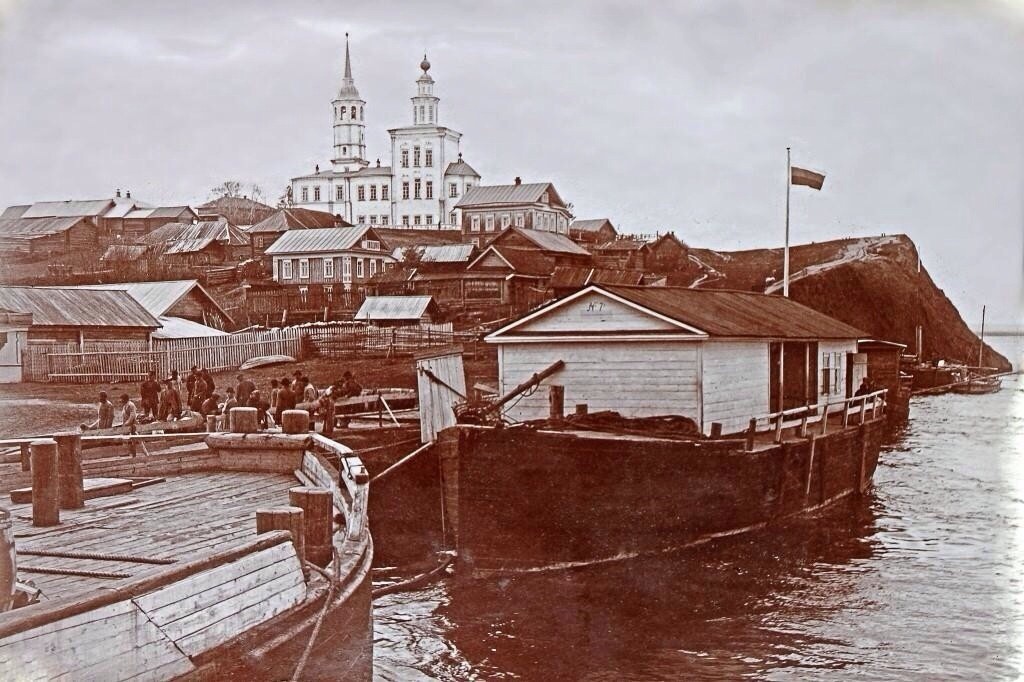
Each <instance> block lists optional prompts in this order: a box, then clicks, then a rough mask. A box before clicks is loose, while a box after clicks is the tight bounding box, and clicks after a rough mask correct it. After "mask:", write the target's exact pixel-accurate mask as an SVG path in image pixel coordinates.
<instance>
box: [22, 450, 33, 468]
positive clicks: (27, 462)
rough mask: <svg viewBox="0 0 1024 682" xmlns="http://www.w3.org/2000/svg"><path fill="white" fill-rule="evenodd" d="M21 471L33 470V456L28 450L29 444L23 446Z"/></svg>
mask: <svg viewBox="0 0 1024 682" xmlns="http://www.w3.org/2000/svg"><path fill="white" fill-rule="evenodd" d="M21 470H22V471H31V470H32V454H31V452H30V451H29V449H28V443H22V444H21Z"/></svg>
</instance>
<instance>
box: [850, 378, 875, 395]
mask: <svg viewBox="0 0 1024 682" xmlns="http://www.w3.org/2000/svg"><path fill="white" fill-rule="evenodd" d="M869 393H871V385H870V384H869V383H868V378H867V377H864V379H863V380H861V382H860V388H858V389H857V392H856V393H854V394H853V395H854V396H861V395H867V394H869Z"/></svg>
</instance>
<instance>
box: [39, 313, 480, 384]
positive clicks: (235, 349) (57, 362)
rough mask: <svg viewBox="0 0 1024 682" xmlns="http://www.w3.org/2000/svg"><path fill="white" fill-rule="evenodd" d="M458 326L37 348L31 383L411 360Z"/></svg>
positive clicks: (319, 328)
mask: <svg viewBox="0 0 1024 682" xmlns="http://www.w3.org/2000/svg"><path fill="white" fill-rule="evenodd" d="M463 336H464V335H463V334H460V333H458V332H455V331H453V329H452V325H451V323H450V322H448V323H444V324H423V325H417V326H409V327H372V326H368V325H365V324H363V323H345V322H335V323H313V324H306V325H299V326H295V327H285V328H282V329H264V330H254V331H246V332H238V333H235V334H230V335H227V336H209V337H197V338H186V339H153V342H152V348H150V347H149V345H148V344H146V343H145V342H133V341H124V342H116V341H114V342H109V341H108V342H86V344H85V346H84V348H79V347H78V344H75V343H63V344H31V345H29V347H28V348H27V349H26V350H25V351H24V353H23V356H22V373H23V376H24V379H25V381H50V382H60V383H101V382H119V381H141V380H142V379H144V378H145V377H146V375H147V373H148V372H149V371H150V370H153V371H156V373H157V376H158V377H161V378H162V377H166V376H168V375H169V374H170V372H171V370H174V369H176V370H178V372H179V373H180V374H181V375H182V376H184V375H185V374H186V373H187V372H188V371H189V369H190V368H191V367H193V366H198V367H206V368H207V369H209V370H211V371H213V372H217V371H223V370H230V369H234V368H236V367H238V366H239V365H241V364H242V363H243V362H245V361H246V360H248V359H250V358H255V357H260V356H264V355H290V356H292V357H295V358H300V357H301V356H302V355H303V354H304V353H313V354H316V355H321V356H323V357H343V356H347V355H352V354H355V353H364V354H365V353H372V354H386V355H391V354H394V353H410V352H413V351H416V350H420V349H423V348H430V347H437V346H444V345H448V344H451V343H453V342H457V341H461V340H463V339H462V337H463ZM304 342H305V344H306V345H305V347H304Z"/></svg>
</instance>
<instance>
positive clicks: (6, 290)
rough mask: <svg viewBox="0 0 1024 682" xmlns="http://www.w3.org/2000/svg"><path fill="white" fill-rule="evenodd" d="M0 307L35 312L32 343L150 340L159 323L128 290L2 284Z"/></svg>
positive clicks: (29, 335) (31, 335)
mask: <svg viewBox="0 0 1024 682" xmlns="http://www.w3.org/2000/svg"><path fill="white" fill-rule="evenodd" d="M0 308H2V309H5V310H12V311H18V312H21V313H25V314H29V315H31V316H32V324H31V326H29V328H28V342H29V343H55V342H56V343H67V342H72V343H78V344H80V345H81V344H83V343H85V342H87V341H139V342H148V341H149V337H150V334H151V333H152V332H153V330H155V329H158V328H159V327H160V322H158V321H157V320H156V319H155V318H154V317H153V316H152V315H150V314H149V313H148V312H146V309H145V308H143V307H142V305H141V304H139V303H138V302H137V301H136V300H135V299H134V298H132V297H131V296H129V295H128V293H127V292H125V291H97V290H93V289H76V288H73V287H8V286H0Z"/></svg>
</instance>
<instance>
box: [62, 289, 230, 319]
mask: <svg viewBox="0 0 1024 682" xmlns="http://www.w3.org/2000/svg"><path fill="white" fill-rule="evenodd" d="M75 288H76V289H93V290H103V291H126V292H128V295H129V296H131V297H132V298H134V299H135V300H136V301H138V302H139V304H140V305H141V306H142V307H143V308H145V309H146V310H147V312H149V314H150V315H152V316H153V317H162V316H164V315H166V314H167V311H169V310H170V309H171V308H173V307H174V306H175V305H176V304H177V303H178V302H179V301H181V299H183V298H185V297H186V296H188V295H189V294H191V293H193V292H196V293H198V294H199V297H200V298H201V299H203V300H204V301H205V302H206V304H207V305H209V306H210V307H211V308H213V309H215V310H216V311H217V312H218V313H220V314H221V315H223V316H224V318H225V319H227V320H230V319H231V317H230V316H229V315H228V314H227V312H226V311H225V310H224V309H223V308H221V307H220V304H218V303H217V301H216V300H215V299H214V298H213V296H211V295H210V292H208V291H207V290H206V289H204V288H203V285H201V284H200V283H199V281H198V280H194V279H176V280H169V281H164V282H121V283H112V284H80V285H78V286H76V287H75Z"/></svg>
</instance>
